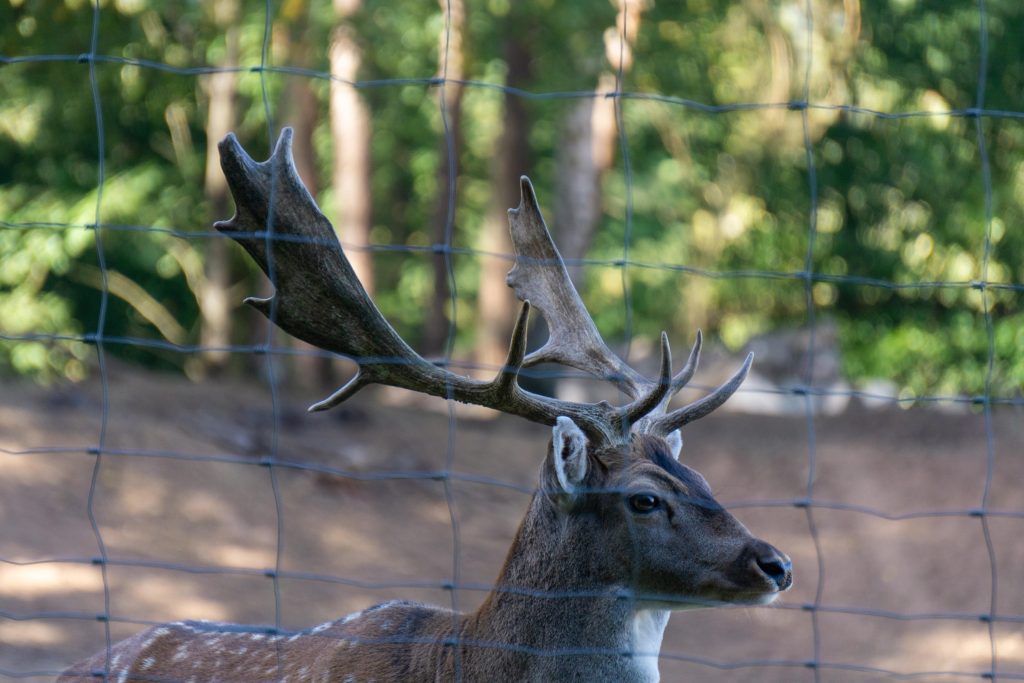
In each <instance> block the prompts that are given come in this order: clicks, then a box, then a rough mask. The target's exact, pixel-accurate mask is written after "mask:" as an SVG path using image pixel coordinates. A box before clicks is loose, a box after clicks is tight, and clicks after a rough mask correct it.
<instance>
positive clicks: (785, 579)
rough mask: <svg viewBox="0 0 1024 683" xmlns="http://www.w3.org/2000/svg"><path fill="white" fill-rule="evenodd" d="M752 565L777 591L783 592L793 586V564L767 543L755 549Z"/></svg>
mask: <svg viewBox="0 0 1024 683" xmlns="http://www.w3.org/2000/svg"><path fill="white" fill-rule="evenodd" d="M754 563H755V564H756V565H757V568H758V569H760V570H761V573H763V574H764V575H765V576H767V577H768V578H769V579H771V581H772V583H774V584H775V587H776V588H777V589H778V590H780V591H784V590H786V589H787V588H789V587H790V586H791V585H793V563H792V562H791V561H790V559H789V558H788V557H786V555H784V554H783V553H781V552H779V551H778V550H776V549H775V548H773V547H772V546H770V545H768V544H767V543H765V544H763V545H762V546H761V547H760V548H757V550H756V553H755V555H754Z"/></svg>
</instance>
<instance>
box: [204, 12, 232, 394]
mask: <svg viewBox="0 0 1024 683" xmlns="http://www.w3.org/2000/svg"><path fill="white" fill-rule="evenodd" d="M210 8H211V11H212V13H213V21H214V24H215V25H216V26H218V27H221V30H223V32H224V40H225V51H224V61H223V62H222V63H221V64H220V67H221V68H223V69H224V71H218V72H215V73H212V74H210V75H209V76H207V78H206V79H205V81H204V87H205V90H206V93H207V98H208V102H209V104H208V106H207V114H206V178H205V185H204V192H205V194H206V200H207V202H208V204H209V206H210V214H211V218H212V220H211V223H212V222H213V220H222V219H224V218H227V217H228V216H229V215H230V213H229V211H230V207H231V201H230V196H229V194H228V188H227V183H226V182H225V180H224V174H223V173H222V172H221V170H220V155H219V153H218V152H217V143H218V142H219V141H220V139H221V138H223V137H224V136H225V135H227V134H228V132H230V131H231V129H232V128H234V125H235V119H236V117H237V113H236V106H235V85H236V81H237V79H236V75H235V72H234V71H233V70H231V69H232V67H235V66H237V65H238V49H239V47H238V30H239V29H238V26H237V23H238V2H237V0H217V2H214V3H212V4H211V6H210ZM229 257H230V251H229V249H228V245H227V240H225V239H222V238H220V237H212V238H210V241H209V243H208V246H207V252H206V264H205V278H204V279H203V283H202V287H201V288H200V290H199V292H198V294H199V297H198V299H199V313H200V320H201V326H200V331H199V343H200V345H201V346H202V347H203V349H204V350H203V352H202V353H201V355H200V358H201V360H202V367H203V369H204V370H205V371H207V372H209V373H212V374H218V373H220V372H223V370H224V369H225V368H226V367H227V364H228V360H229V359H230V354H229V353H228V351H227V350H226V349H227V347H228V346H230V344H231V308H232V306H231V302H230V301H229V300H228V288H229V287H230V286H231V261H230V258H229Z"/></svg>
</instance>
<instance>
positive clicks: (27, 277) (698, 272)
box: [0, 0, 1024, 401]
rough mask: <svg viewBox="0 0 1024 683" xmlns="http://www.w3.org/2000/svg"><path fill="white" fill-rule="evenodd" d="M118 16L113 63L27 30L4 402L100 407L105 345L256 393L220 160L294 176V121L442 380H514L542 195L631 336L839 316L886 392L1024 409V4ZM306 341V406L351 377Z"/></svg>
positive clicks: (385, 297)
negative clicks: (283, 154)
mask: <svg viewBox="0 0 1024 683" xmlns="http://www.w3.org/2000/svg"><path fill="white" fill-rule="evenodd" d="M99 4H100V8H101V11H100V13H99V22H98V31H97V32H96V33H95V34H93V11H94V8H93V6H92V5H91V4H90V3H88V2H86V1H85V0H64V1H62V2H46V1H43V0H9V2H4V3H3V4H0V335H2V336H0V339H2V343H0V372H2V373H5V374H17V375H27V376H30V377H33V378H35V379H37V380H39V381H43V382H51V381H55V380H71V381H75V380H79V379H82V378H84V377H86V376H88V374H89V373H90V372H91V371H92V370H93V369H94V365H95V359H94V356H95V354H94V353H93V352H92V349H91V344H92V343H93V341H94V340H95V336H96V334H97V331H101V333H102V336H103V338H104V339H105V343H106V346H105V348H106V349H107V351H109V353H111V354H114V355H116V356H119V357H123V358H126V359H130V360H131V361H134V362H138V363H143V364H145V365H148V366H153V367H156V368H160V369H166V370H172V371H179V372H184V373H186V374H188V375H189V376H192V377H203V376H210V375H215V374H217V373H222V372H238V371H239V369H240V368H244V367H245V363H246V360H245V356H244V354H233V353H230V350H231V349H232V347H233V346H234V345H241V347H240V348H242V349H243V350H244V349H251V348H252V345H255V344H261V343H263V342H264V341H265V339H266V331H265V328H264V327H262V326H261V325H260V324H257V323H256V322H252V323H249V322H246V321H255V320H256V317H255V316H251V317H243V316H240V315H238V314H237V313H236V312H235V309H236V307H237V306H238V305H239V302H240V301H241V299H242V296H243V295H244V294H248V293H251V292H252V291H255V289H256V288H258V287H259V285H258V284H256V283H257V282H258V280H257V274H256V273H255V272H254V271H253V269H252V268H251V266H250V265H249V264H246V263H245V262H243V260H242V259H241V258H240V255H239V254H238V253H237V252H236V250H234V249H232V248H230V247H229V246H228V245H227V244H226V241H225V240H223V239H222V238H221V237H220V236H219V235H217V233H216V231H214V230H213V229H212V227H211V224H212V222H213V221H214V220H218V219H223V218H226V217H229V216H230V214H231V212H232V203H231V201H230V197H229V196H228V195H227V191H226V187H225V185H224V182H223V178H222V176H221V174H220V171H219V166H218V163H217V154H216V147H215V144H216V141H217V140H218V139H220V138H221V137H222V136H223V135H224V134H226V133H227V132H228V131H235V132H236V134H237V135H238V136H239V138H240V139H241V140H242V142H243V144H244V146H246V148H247V149H250V150H251V151H253V153H254V156H255V157H256V158H265V155H267V154H268V144H269V141H270V140H271V139H273V138H274V137H276V131H277V130H278V129H279V128H280V127H282V126H285V125H288V126H292V127H294V129H295V131H296V144H295V151H296V161H297V164H298V166H299V169H300V172H301V174H302V176H303V178H304V180H305V182H306V183H307V185H308V186H309V188H310V190H311V192H312V194H313V195H314V197H316V198H317V200H318V202H319V204H320V205H321V207H323V209H324V211H325V213H326V214H327V215H328V217H330V218H331V219H332V221H333V222H334V223H335V225H336V226H337V228H338V232H339V236H340V238H341V240H342V243H343V245H344V246H345V247H346V251H347V252H348V253H349V255H350V258H351V260H352V261H353V263H354V265H355V267H356V268H357V271H358V272H359V273H360V276H361V277H362V279H363V281H364V283H366V285H367V288H368V289H370V291H371V292H373V294H374V298H375V300H376V301H377V302H378V304H379V305H380V307H381V309H382V310H383V312H384V314H385V315H386V317H388V319H389V320H391V321H392V322H393V323H394V324H395V326H396V327H397V328H398V329H399V331H400V332H401V333H402V334H403V336H405V337H406V338H407V339H409V340H410V341H411V343H412V344H413V346H414V347H416V348H417V349H420V350H422V351H423V352H424V353H426V354H428V355H440V354H443V353H445V352H447V351H452V352H453V353H454V355H455V357H457V358H461V359H463V360H464V361H465V362H468V363H471V364H476V365H479V366H489V367H493V366H494V365H497V364H500V362H501V359H502V358H503V353H504V346H505V344H506V343H507V339H508V327H509V326H510V324H511V321H512V320H513V317H514V314H513V311H514V309H513V305H514V304H513V302H512V300H511V296H510V294H509V293H508V292H507V290H506V288H505V285H504V273H505V272H506V271H507V269H508V267H509V265H510V262H509V258H510V257H509V253H510V251H511V249H510V246H509V245H508V238H507V225H506V222H505V217H504V215H505V210H506V209H507V208H508V207H510V206H514V205H515V204H516V203H517V202H518V183H517V178H518V176H519V175H521V174H524V173H525V174H528V175H530V176H531V178H532V179H533V181H534V183H535V186H536V187H537V188H538V193H539V196H540V199H541V202H542V203H543V204H544V206H545V209H546V211H547V213H548V218H549V222H550V223H551V224H552V228H553V231H554V232H555V233H556V241H557V242H558V243H559V244H560V246H561V247H562V250H563V254H564V256H565V257H566V259H567V260H568V261H569V263H570V265H571V270H572V271H573V274H574V277H576V279H577V282H578V285H579V286H580V288H581V290H582V293H583V296H584V299H585V300H586V301H587V303H588V306H589V308H590V310H591V311H593V312H594V315H595V318H596V321H597V323H598V326H599V327H600V328H601V330H602V332H603V333H604V334H605V336H606V337H608V338H610V339H614V340H619V341H621V340H633V342H634V343H643V342H644V341H645V340H646V341H649V340H651V339H653V338H654V335H656V334H657V332H658V331H659V330H660V329H661V328H662V327H668V328H669V332H670V334H671V335H672V337H673V339H677V340H679V339H686V338H689V337H691V336H692V334H693V332H694V331H695V329H696V328H702V329H703V330H704V332H705V334H706V335H708V336H709V338H710V339H712V340H713V341H715V342H717V343H719V344H721V345H724V346H725V347H726V348H728V349H730V350H739V349H742V348H743V347H745V346H746V345H748V344H749V343H750V341H751V340H752V339H754V338H755V337H756V336H758V335H762V334H766V333H770V332H772V331H773V330H779V329H787V328H792V327H798V326H801V325H805V324H806V323H807V322H808V313H809V311H810V314H811V315H812V316H813V317H814V318H813V319H815V320H818V321H829V322H830V324H834V326H835V330H836V331H837V340H838V345H839V347H840V350H841V359H842V374H843V376H844V377H845V378H846V379H847V380H848V381H849V382H850V383H851V384H852V385H853V386H854V387H863V386H866V385H867V383H868V382H869V381H871V380H873V379H875V378H885V379H886V380H887V381H888V382H891V383H892V386H893V387H894V391H896V392H898V395H899V396H900V397H901V398H903V399H905V400H907V401H912V400H913V399H914V397H926V396H932V397H934V396H955V397H956V396H975V395H979V394H982V393H987V394H988V395H990V396H996V397H1015V396H1019V395H1020V390H1021V386H1022V385H1024V354H1022V353H1020V349H1021V348H1024V311H1022V309H1021V305H1020V298H1021V293H1022V291H1024V284H1022V283H1024V229H1022V227H1021V226H1022V217H1024V216H1022V214H1024V154H1022V151H1024V114H1022V112H1024V50H1022V49H1021V41H1020V36H1022V35H1024V10H1022V9H1021V5H1020V3H1019V2H1017V1H1016V0H988V1H987V2H984V3H974V2H946V1H926V0H887V1H884V2H872V3H863V4H862V3H860V2H859V0H778V1H775V0H772V1H766V0H738V1H736V2H729V3H724V2H715V1H713V0H676V1H671V2H670V1H668V0H659V1H658V2H650V1H649V0H644V1H640V0H637V1H635V2H626V1H625V0H613V2H596V3H579V2H555V1H554V0H536V1H535V2H511V1H510V0H441V2H440V3H439V4H435V3H427V2H417V3H411V2H401V3H398V2H394V1H393V0H390V1H379V0H336V1H335V2H334V3H333V4H330V3H310V2H304V1H303V0H286V1H285V2H281V3H273V4H272V5H271V7H270V14H269V16H268V14H267V12H266V5H265V3H262V2H248V1H245V0H215V1H212V2H203V3H195V2H192V3H158V2H149V1H147V0H109V1H104V2H100V3H99ZM268 29H269V30H268ZM265 38H266V39H265ZM94 41H95V42H94ZM453 171H454V175H453V173H452V172H453ZM453 181H454V182H453ZM98 239H99V240H100V243H99V244H97V240H98ZM438 245H440V248H438ZM98 247H99V248H98ZM264 286H265V285H264ZM104 291H106V292H108V293H109V295H108V296H105V295H104V294H103V292H104ZM453 323H454V324H453ZM289 343H291V344H294V346H295V349H297V350H298V351H300V352H297V353H295V354H293V358H294V360H293V363H294V371H293V372H291V373H290V376H293V377H299V378H306V379H313V381H317V382H321V381H322V382H326V383H330V382H331V381H332V378H331V374H332V372H333V371H331V370H330V366H329V363H328V362H327V360H325V359H324V358H323V357H322V356H318V355H316V354H305V353H301V351H303V349H302V347H301V345H299V344H298V343H297V342H289ZM990 360H991V365H990ZM811 383H813V378H811Z"/></svg>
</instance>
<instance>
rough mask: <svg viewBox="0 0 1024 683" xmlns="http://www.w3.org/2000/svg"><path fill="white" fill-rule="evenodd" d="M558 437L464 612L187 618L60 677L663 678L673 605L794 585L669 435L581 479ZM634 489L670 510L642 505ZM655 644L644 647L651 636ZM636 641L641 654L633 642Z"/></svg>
mask: <svg viewBox="0 0 1024 683" xmlns="http://www.w3.org/2000/svg"><path fill="white" fill-rule="evenodd" d="M554 457H557V456H556V455H555V454H553V452H552V450H551V449H550V448H549V450H548V457H547V458H546V461H545V464H544V467H543V469H542V471H541V482H540V484H541V486H540V490H539V491H538V493H537V494H536V495H535V496H534V498H533V501H532V502H531V504H530V508H529V510H528V511H527V513H526V516H525V517H524V519H523V521H522V524H521V525H520V528H519V531H518V532H517V534H516V538H515V540H514V541H513V543H512V547H511V548H510V550H509V553H508V556H507V558H506V561H505V565H504V567H503V568H502V570H501V574H500V576H499V578H498V580H497V582H496V587H495V589H494V591H492V592H491V594H490V595H489V596H488V597H487V598H486V599H485V601H484V603H483V604H482V605H481V607H480V609H478V610H477V611H476V612H474V613H471V614H466V615H463V614H457V613H454V612H451V611H448V610H444V609H441V608H438V607H431V606H426V605H420V604H416V603H409V602H393V603H385V604H383V605H378V606H376V607H372V608H370V609H367V610H365V611H363V612H361V613H357V614H353V615H350V616H348V617H345V618H343V619H339V620H337V621H334V622H328V623H327V624H323V625H321V626H318V627H316V628H313V629H309V630H307V631H302V632H299V633H294V634H277V635H275V634H270V633H268V632H267V631H266V630H265V629H263V630H260V629H249V628H244V627H237V626H230V625H225V624H211V623H204V622H183V623H177V624H170V625H167V626H160V627H154V628H150V629H148V630H146V631H143V632H142V633H140V634H138V635H136V636H134V637H132V638H129V639H128V640H125V641H123V642H121V643H118V644H117V645H115V646H114V647H113V648H111V651H110V656H109V667H108V661H107V660H108V657H107V653H106V652H101V653H99V654H97V655H95V656H94V657H92V658H91V659H89V660H86V661H84V662H81V663H80V664H77V665H75V666H74V667H72V668H71V669H69V670H68V671H67V672H65V674H64V676H62V677H61V678H60V679H59V680H60V681H62V682H64V683H71V682H76V683H84V682H85V681H95V680H98V678H97V675H98V676H99V678H102V676H103V674H104V672H105V670H106V673H108V674H109V680H111V681H117V682H118V683H121V682H122V681H181V682H182V683H188V682H191V683H200V682H201V681H213V680H216V681H224V682H238V683H243V682H245V683H259V682H261V681H277V682H279V683H283V682H289V683H296V682H299V681H302V682H305V681H308V682H310V683H314V682H318V681H332V682H333V681H337V682H339V683H347V682H351V683H354V682H355V681H360V682H366V681H377V682H378V683H384V682H385V681H395V682H399V681H401V682H405V681H410V682H416V681H421V682H423V683H430V682H434V681H452V680H464V681H489V680H490V681H534V680H536V681H549V680H558V681H566V680H580V681H590V680H608V681H611V680H615V681H625V682H628V681H635V682H639V681H644V682H647V681H655V680H657V666H656V657H657V649H658V647H660V636H661V630H663V629H664V624H665V622H666V621H667V616H668V614H667V611H666V610H667V609H677V608H684V607H692V606H695V605H699V604H708V603H720V602H759V601H763V600H765V599H768V598H771V597H774V595H776V594H777V593H778V592H780V591H781V590H785V588H787V587H788V581H789V577H788V569H787V574H786V583H785V585H782V584H781V583H779V582H778V580H775V581H773V580H772V579H771V578H770V577H769V576H767V575H766V574H765V573H764V572H763V571H761V570H759V569H758V567H759V566H760V565H758V564H757V562H756V558H757V557H759V556H762V555H765V554H768V555H771V556H773V557H778V558H783V557H784V556H781V554H779V553H778V552H777V551H775V550H774V548H771V546H769V545H768V544H766V543H764V542H763V541H759V540H757V539H754V538H753V537H752V536H750V534H749V533H748V532H747V531H746V529H745V528H743V526H742V525H741V524H740V523H739V522H738V521H736V520H735V518H733V517H732V515H730V514H729V513H728V512H726V511H725V510H724V509H722V508H721V507H720V506H718V504H717V503H716V502H715V501H714V499H713V498H712V497H711V493H710V491H709V490H708V489H707V485H706V484H705V483H704V480H703V478H702V477H700V475H699V474H697V473H696V472H694V471H693V470H690V469H689V468H686V467H685V466H682V465H679V464H678V463H676V462H675V460H674V459H673V458H672V457H671V456H670V455H669V454H668V447H667V444H666V443H665V441H664V440H662V439H660V438H658V437H651V436H646V435H638V436H635V437H634V438H633V443H632V444H631V446H629V447H625V446H623V447H617V448H615V447H609V448H605V449H601V450H599V451H597V452H594V453H590V452H587V453H584V454H583V456H582V457H585V458H587V463H588V464H587V468H586V476H585V479H584V481H582V482H580V484H581V485H582V489H581V490H582V491H583V492H582V493H577V494H574V495H569V494H567V493H566V492H565V491H564V490H563V489H562V488H561V487H560V485H559V483H558V480H557V477H556V472H555V466H554V465H553V463H552V460H553V458H554ZM635 491H641V492H648V491H649V492H652V493H656V494H657V495H658V496H660V497H661V499H662V500H663V503H662V506H663V509H659V510H658V511H657V512H655V513H648V514H636V513H635V512H632V511H631V510H630V508H629V505H628V502H627V501H628V496H629V495H630V494H631V493H632V492H635ZM637 650H639V651H640V652H639V653H637V652H636V651H637ZM631 651H632V652H633V654H630V653H631Z"/></svg>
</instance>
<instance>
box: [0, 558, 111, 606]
mask: <svg viewBox="0 0 1024 683" xmlns="http://www.w3.org/2000/svg"><path fill="white" fill-rule="evenodd" d="M102 591H103V575H102V573H101V572H100V568H99V567H95V566H93V565H89V564H70V563H47V564H31V565H11V564H0V596H4V597H5V598H17V599H19V600H33V599H38V598H44V597H48V596H55V595H62V594H65V593H70V592H81V593H101V592H102Z"/></svg>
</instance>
